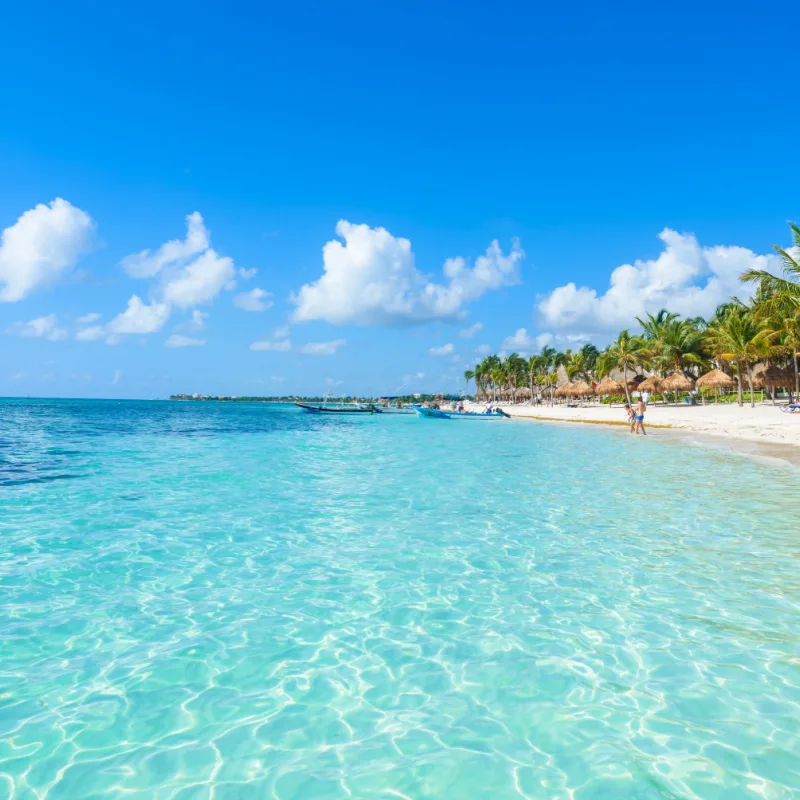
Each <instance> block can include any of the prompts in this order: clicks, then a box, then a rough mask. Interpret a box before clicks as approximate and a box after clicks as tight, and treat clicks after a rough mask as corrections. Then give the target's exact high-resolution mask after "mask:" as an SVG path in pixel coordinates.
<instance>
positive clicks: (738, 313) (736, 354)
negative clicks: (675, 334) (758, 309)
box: [707, 307, 772, 408]
mask: <svg viewBox="0 0 800 800" xmlns="http://www.w3.org/2000/svg"><path fill="white" fill-rule="evenodd" d="M771 336H772V334H771V332H770V331H768V330H765V329H763V328H761V327H760V326H759V325H758V323H757V322H756V320H755V317H754V315H753V314H752V312H750V311H749V310H748V309H746V308H742V307H740V308H734V309H731V310H730V311H729V312H728V313H727V314H725V316H724V317H723V318H722V319H719V320H717V321H716V322H715V323H714V324H712V325H711V326H710V327H709V329H708V331H707V343H708V347H709V350H710V351H711V353H712V355H713V356H714V357H715V358H717V359H720V360H722V361H727V362H729V363H731V364H733V365H734V366H735V367H736V385H737V387H736V391H737V400H738V402H739V405H740V406H742V405H744V401H743V398H742V391H743V388H742V377H743V374H746V375H747V380H748V383H749V384H750V406H751V408H752V407H754V406H755V404H756V403H755V397H754V395H753V366H754V364H755V363H756V362H757V361H758V359H759V358H762V357H764V356H768V355H769V352H770V338H771Z"/></svg>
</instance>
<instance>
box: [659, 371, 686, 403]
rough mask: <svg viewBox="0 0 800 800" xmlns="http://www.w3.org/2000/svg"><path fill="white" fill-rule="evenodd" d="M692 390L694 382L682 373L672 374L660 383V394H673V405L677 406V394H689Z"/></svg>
mask: <svg viewBox="0 0 800 800" xmlns="http://www.w3.org/2000/svg"><path fill="white" fill-rule="evenodd" d="M692 389H694V380H693V379H692V378H688V377H687V376H686V375H684V374H683V373H682V372H673V373H672V375H670V376H669V377H667V378H665V379H664V380H663V381H662V383H661V391H662V392H674V393H675V405H678V392H691V391H692Z"/></svg>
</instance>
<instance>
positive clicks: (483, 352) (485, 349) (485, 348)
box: [475, 344, 492, 356]
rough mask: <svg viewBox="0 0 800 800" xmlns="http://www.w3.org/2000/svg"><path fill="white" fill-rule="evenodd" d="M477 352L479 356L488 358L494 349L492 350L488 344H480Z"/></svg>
mask: <svg viewBox="0 0 800 800" xmlns="http://www.w3.org/2000/svg"><path fill="white" fill-rule="evenodd" d="M475 352H476V353H477V354H478V355H479V356H488V355H489V354H490V353H491V352H492V348H491V346H490V345H488V344H479V345H478V346H477V347H476V348H475Z"/></svg>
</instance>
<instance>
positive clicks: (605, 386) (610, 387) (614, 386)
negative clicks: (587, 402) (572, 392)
mask: <svg viewBox="0 0 800 800" xmlns="http://www.w3.org/2000/svg"><path fill="white" fill-rule="evenodd" d="M595 392H597V394H598V395H600V396H601V397H602V396H603V395H607V394H625V387H624V386H623V385H622V384H621V383H620V382H619V381H615V380H614V379H613V378H604V379H603V380H602V381H600V383H599V384H598V385H597V388H596V389H595Z"/></svg>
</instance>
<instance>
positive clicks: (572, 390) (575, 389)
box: [567, 381, 594, 397]
mask: <svg viewBox="0 0 800 800" xmlns="http://www.w3.org/2000/svg"><path fill="white" fill-rule="evenodd" d="M567 388H568V389H569V396H570V397H588V396H589V395H590V394H594V389H592V387H591V386H589V384H588V383H586V381H577V382H576V383H571V384H569V385H568V387H567Z"/></svg>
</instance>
